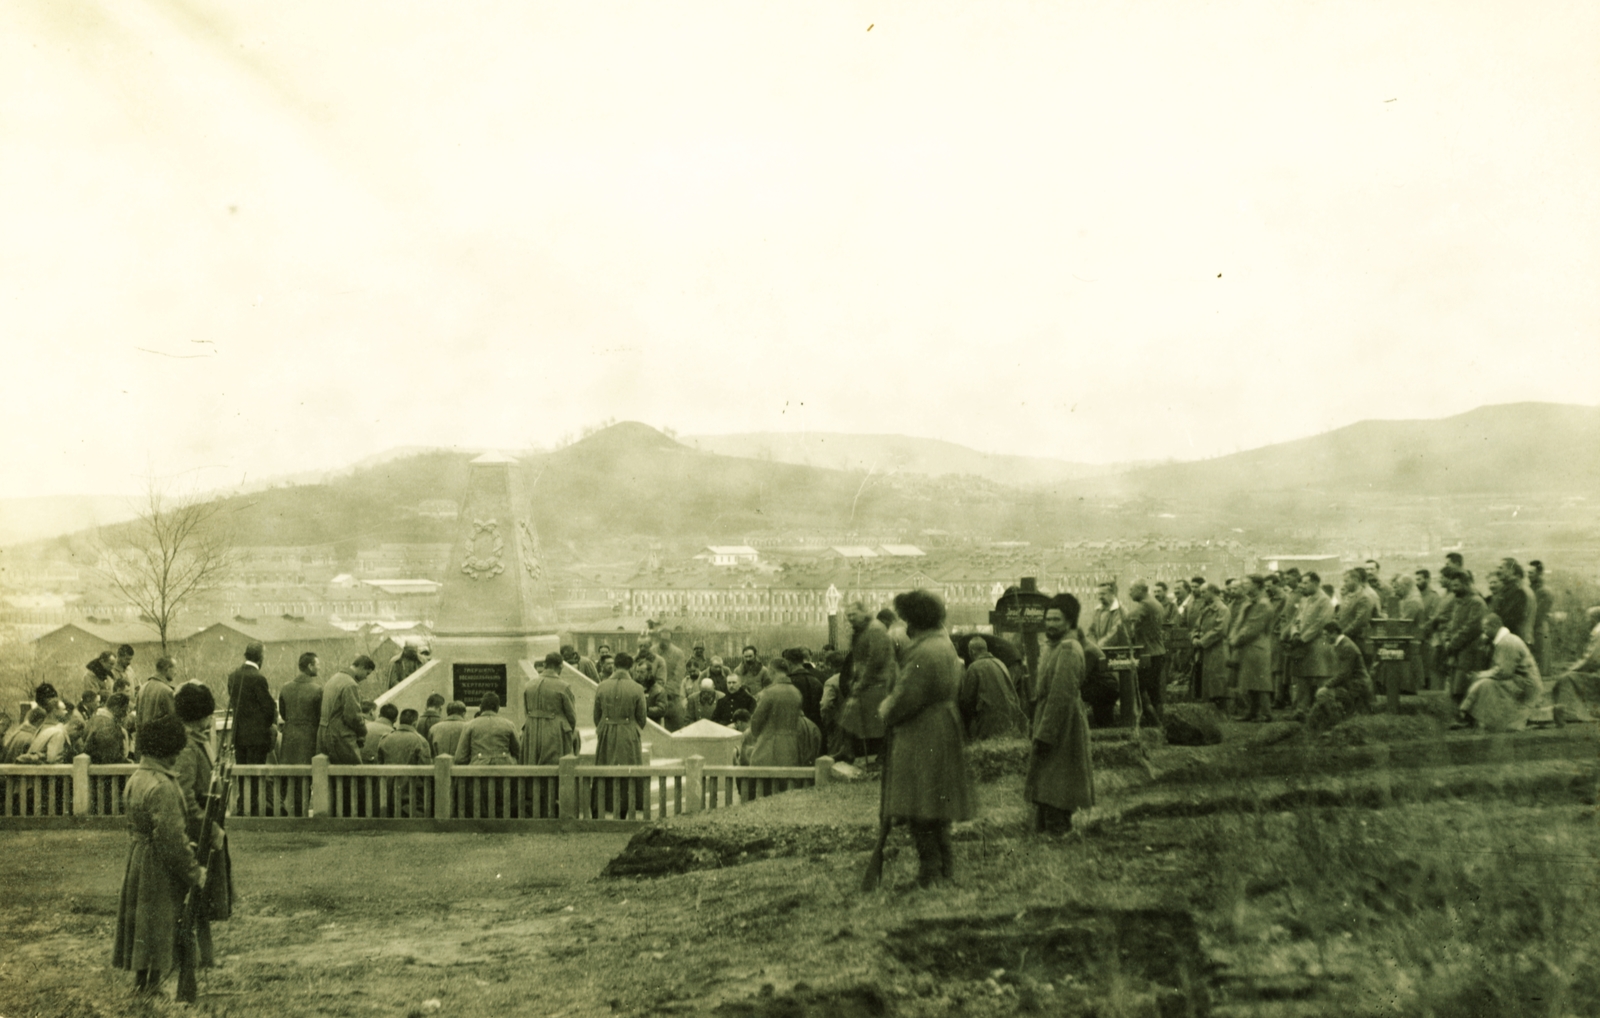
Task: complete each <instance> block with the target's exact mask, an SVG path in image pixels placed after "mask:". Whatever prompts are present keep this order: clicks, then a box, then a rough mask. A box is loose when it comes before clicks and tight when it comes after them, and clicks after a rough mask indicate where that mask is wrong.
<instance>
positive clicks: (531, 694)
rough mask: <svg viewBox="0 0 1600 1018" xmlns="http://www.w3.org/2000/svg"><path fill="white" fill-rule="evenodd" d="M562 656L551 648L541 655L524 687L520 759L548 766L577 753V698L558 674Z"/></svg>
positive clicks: (532, 763)
mask: <svg viewBox="0 0 1600 1018" xmlns="http://www.w3.org/2000/svg"><path fill="white" fill-rule="evenodd" d="M563 660H564V659H563V658H562V657H561V655H560V653H558V652H554V651H552V652H551V653H549V654H546V655H545V656H544V661H543V662H542V663H541V664H540V665H539V671H538V674H537V675H536V676H534V679H533V681H532V682H530V683H528V684H527V686H525V687H523V690H522V707H523V712H524V713H525V714H526V715H527V721H526V722H525V723H524V727H523V739H522V762H523V763H524V764H529V765H531V766H536V767H550V766H554V765H555V764H558V763H560V762H561V758H562V757H564V756H568V755H570V754H575V753H577V752H578V745H577V735H578V710H577V699H576V697H575V696H574V695H573V692H572V687H571V686H569V685H567V680H566V679H564V678H562V677H561V667H562V664H563Z"/></svg>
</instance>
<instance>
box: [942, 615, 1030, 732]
mask: <svg viewBox="0 0 1600 1018" xmlns="http://www.w3.org/2000/svg"><path fill="white" fill-rule="evenodd" d="M967 654H968V655H969V656H970V657H971V659H972V663H971V664H969V665H967V670H966V673H965V674H964V675H963V676H962V677H961V692H960V695H959V696H958V697H957V702H958V703H959V705H960V707H961V717H962V720H963V721H965V722H966V731H967V741H968V742H978V741H980V740H982V739H1014V738H1018V737H1021V736H1024V735H1026V734H1027V728H1028V725H1027V720H1026V719H1025V718H1024V717H1023V715H1022V704H1021V703H1020V702H1018V699H1017V691H1016V688H1015V687H1014V686H1012V684H1011V673H1010V672H1008V671H1007V670H1006V666H1005V664H1004V663H1002V662H1001V660H1000V659H999V658H997V657H995V656H994V655H993V654H990V653H989V643H988V641H987V640H985V639H984V638H983V637H981V636H974V637H973V638H972V639H971V640H969V641H968V642H967Z"/></svg>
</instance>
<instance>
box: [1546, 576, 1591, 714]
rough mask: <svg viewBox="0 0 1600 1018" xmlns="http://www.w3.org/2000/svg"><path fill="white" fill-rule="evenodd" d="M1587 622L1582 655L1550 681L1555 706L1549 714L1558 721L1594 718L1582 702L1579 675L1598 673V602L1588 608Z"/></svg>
mask: <svg viewBox="0 0 1600 1018" xmlns="http://www.w3.org/2000/svg"><path fill="white" fill-rule="evenodd" d="M1589 622H1590V623H1591V624H1592V626H1593V628H1591V629H1590V630H1589V646H1588V647H1587V648H1586V649H1585V651H1584V655H1583V657H1582V658H1581V659H1579V660H1578V661H1577V662H1576V663H1574V664H1573V665H1572V667H1570V668H1568V669H1567V670H1566V671H1564V672H1562V673H1561V676H1560V677H1559V678H1557V679H1556V680H1555V681H1554V682H1553V683H1551V684H1550V702H1551V704H1553V705H1554V711H1553V715H1552V716H1553V719H1554V720H1555V721H1556V722H1557V723H1558V724H1565V723H1569V722H1574V721H1593V720H1594V716H1593V715H1592V714H1590V713H1589V707H1588V705H1587V704H1585V703H1584V702H1583V689H1582V688H1581V686H1580V684H1579V679H1578V676H1580V675H1583V676H1592V675H1594V674H1596V673H1600V605H1597V606H1595V607H1593V608H1590V609H1589ZM1535 658H1536V659H1537V655H1535ZM1591 681H1592V680H1591Z"/></svg>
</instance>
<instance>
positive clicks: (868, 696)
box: [839, 619, 895, 739]
mask: <svg viewBox="0 0 1600 1018" xmlns="http://www.w3.org/2000/svg"><path fill="white" fill-rule="evenodd" d="M894 675H895V654H894V641H893V640H891V639H890V638H889V630H888V629H886V628H884V625H883V623H882V622H879V621H878V620H877V619H873V620H872V621H871V622H868V623H867V625H866V628H865V629H863V630H861V632H859V633H857V634H855V636H854V638H852V640H851V641H850V698H849V699H848V700H846V701H845V705H844V709H843V710H842V711H841V712H840V715H839V723H840V724H841V725H843V726H844V729H845V731H847V732H849V733H850V734H851V735H854V736H855V737H856V738H858V739H881V738H883V718H882V717H880V716H879V714H878V708H879V706H880V705H881V704H882V703H883V698H884V697H885V696H887V695H889V687H890V686H892V685H894Z"/></svg>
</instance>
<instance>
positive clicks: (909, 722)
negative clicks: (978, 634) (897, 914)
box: [756, 590, 977, 886]
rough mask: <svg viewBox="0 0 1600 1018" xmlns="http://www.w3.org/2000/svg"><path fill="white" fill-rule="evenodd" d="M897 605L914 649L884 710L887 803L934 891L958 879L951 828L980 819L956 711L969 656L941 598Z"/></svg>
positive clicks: (919, 595) (908, 599)
mask: <svg viewBox="0 0 1600 1018" xmlns="http://www.w3.org/2000/svg"><path fill="white" fill-rule="evenodd" d="M894 607H895V611H896V612H897V613H898V614H899V615H900V617H901V618H902V619H904V620H905V623H906V638H907V640H908V643H907V646H906V650H905V653H904V655H903V657H902V660H901V663H900V668H899V669H898V671H897V673H896V675H895V680H894V684H893V685H892V686H891V687H890V689H889V695H888V696H887V697H885V698H884V701H883V703H882V705H881V706H880V707H879V709H878V710H879V714H880V715H881V716H882V718H883V723H884V726H885V727H886V728H887V729H888V732H889V735H888V754H889V762H888V764H887V766H886V769H885V771H884V774H885V780H886V781H887V782H888V787H887V788H886V789H885V796H884V799H885V805H886V808H887V811H888V815H889V816H890V817H891V818H894V819H896V820H904V821H906V823H907V824H908V826H910V828H911V836H912V839H913V840H914V841H915V842H916V845H917V858H918V860H919V862H920V865H919V868H918V873H917V882H918V883H919V884H922V885H923V886H927V885H928V884H931V883H933V882H934V881H936V880H940V879H944V880H949V879H951V878H952V877H953V876H954V875H955V861H956V857H955V844H954V842H953V841H952V840H951V837H950V825H951V823H952V822H953V821H956V820H970V819H972V818H973V817H974V816H976V815H977V800H976V794H975V793H974V791H973V788H972V781H971V778H970V777H969V775H968V773H967V749H966V745H965V743H964V741H963V740H962V737H961V712H960V711H959V710H958V709H957V708H956V693H957V691H958V690H959V688H960V686H961V671H962V669H961V658H960V657H959V656H958V655H957V654H956V648H955V646H954V645H953V644H952V643H951V642H950V635H949V633H947V632H946V631H945V628H944V616H945V612H944V603H943V602H942V601H940V600H939V597H938V595H936V594H933V593H932V592H930V591H926V590H913V591H909V592H907V593H904V594H897V595H896V596H895V599H894ZM756 709H757V710H759V709H760V705H759V704H758V705H757V708H756Z"/></svg>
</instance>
